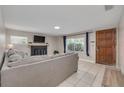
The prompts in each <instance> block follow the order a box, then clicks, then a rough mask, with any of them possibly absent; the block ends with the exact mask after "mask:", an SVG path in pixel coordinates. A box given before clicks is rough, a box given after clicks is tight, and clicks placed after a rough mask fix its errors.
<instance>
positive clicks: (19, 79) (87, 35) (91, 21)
mask: <svg viewBox="0 0 124 93" xmlns="http://www.w3.org/2000/svg"><path fill="white" fill-rule="evenodd" d="M44 10H45V11H44ZM72 10H73V11H72ZM86 10H87V11H86ZM92 11H93V12H92ZM123 16H124V14H123V6H121V5H120V6H119V5H99V6H97V5H86V6H83V5H77V6H73V5H71V6H69V5H63V6H59V5H58V6H54V5H53V6H50V5H46V6H42V5H38V6H36V5H34V6H33V5H30V6H28V5H23V6H14V5H4V6H0V27H1V28H0V51H1V52H0V61H1V62H0V66H1V86H3V87H9V86H12V87H13V86H15V87H17V86H19V87H20V86H22V87H23V86H24V87H30V86H38V87H51V86H52V87H55V86H60V87H62V86H64V87H66V86H70V87H85V86H90V87H93V86H100V87H103V86H124V81H123V80H124V79H122V78H123V75H122V73H124V69H123V66H124V64H123V34H124V33H123V19H124V17H123ZM13 54H15V55H13ZM12 55H13V56H12ZM20 55H21V56H20ZM6 57H8V59H7V60H8V62H6ZM20 60H21V61H20ZM45 62H46V64H45ZM48 62H49V64H47V63H48ZM59 62H60V63H59ZM52 63H54V64H52ZM62 68H64V70H61V69H62ZM106 69H107V70H106ZM41 70H42V71H41ZM44 71H46V72H44ZM112 71H115V72H114V73H115V74H114V75H117V74H116V73H119V77H121V80H120V79H119V80H118V78H117V83H114V79H113V78H112V77H113V76H112V75H111V74H108V73H111V72H112ZM24 72H25V73H24ZM10 73H11V74H10ZM46 73H49V74H46ZM106 73H107V74H106ZM120 73H121V74H120ZM52 74H53V76H50V75H52ZM38 77H41V78H43V79H39V78H38ZM48 77H49V78H48ZM105 77H107V78H105ZM110 77H111V78H112V81H111V80H109V78H110ZM117 77H118V76H117ZM33 78H35V79H33ZM68 78H70V79H68ZM66 79H67V80H66ZM120 82H121V83H120Z"/></svg>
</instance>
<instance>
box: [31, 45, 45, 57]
mask: <svg viewBox="0 0 124 93" xmlns="http://www.w3.org/2000/svg"><path fill="white" fill-rule="evenodd" d="M33 55H47V46H31V56H33Z"/></svg>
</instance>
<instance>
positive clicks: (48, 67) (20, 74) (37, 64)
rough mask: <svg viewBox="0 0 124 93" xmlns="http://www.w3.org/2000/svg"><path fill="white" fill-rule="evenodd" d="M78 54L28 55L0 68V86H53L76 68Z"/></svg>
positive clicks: (5, 63) (6, 63)
mask: <svg viewBox="0 0 124 93" xmlns="http://www.w3.org/2000/svg"><path fill="white" fill-rule="evenodd" d="M78 59H79V57H78V54H76V53H66V54H61V55H56V56H30V57H27V58H24V59H21V60H19V61H17V62H12V63H9V62H8V61H7V58H6V60H5V62H4V64H3V67H2V69H1V86H2V87H55V86H57V85H59V84H60V83H61V82H62V81H64V80H65V79H66V78H68V77H69V76H71V75H72V74H73V73H75V72H76V71H77V69H78Z"/></svg>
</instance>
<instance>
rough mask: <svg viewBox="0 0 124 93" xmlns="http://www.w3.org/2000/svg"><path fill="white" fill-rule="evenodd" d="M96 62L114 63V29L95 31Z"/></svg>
mask: <svg viewBox="0 0 124 93" xmlns="http://www.w3.org/2000/svg"><path fill="white" fill-rule="evenodd" d="M96 63H99V64H105V65H115V64H116V29H115V28H114V29H106V30H100V31H97V32H96Z"/></svg>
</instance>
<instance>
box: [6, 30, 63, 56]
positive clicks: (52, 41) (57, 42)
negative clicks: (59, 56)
mask: <svg viewBox="0 0 124 93" xmlns="http://www.w3.org/2000/svg"><path fill="white" fill-rule="evenodd" d="M6 35H7V37H6V40H7V42H6V45H8V44H10V43H11V41H10V36H11V35H14V36H25V37H27V38H28V42H33V36H34V35H43V36H45V37H46V40H45V43H48V55H53V51H54V50H58V51H60V53H63V52H62V49H61V46H63V45H62V42H61V39H60V38H61V37H55V36H48V35H44V34H41V33H32V32H24V31H17V30H12V29H6ZM14 48H16V49H19V50H23V51H27V52H28V53H29V54H30V47H29V46H28V45H14Z"/></svg>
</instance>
